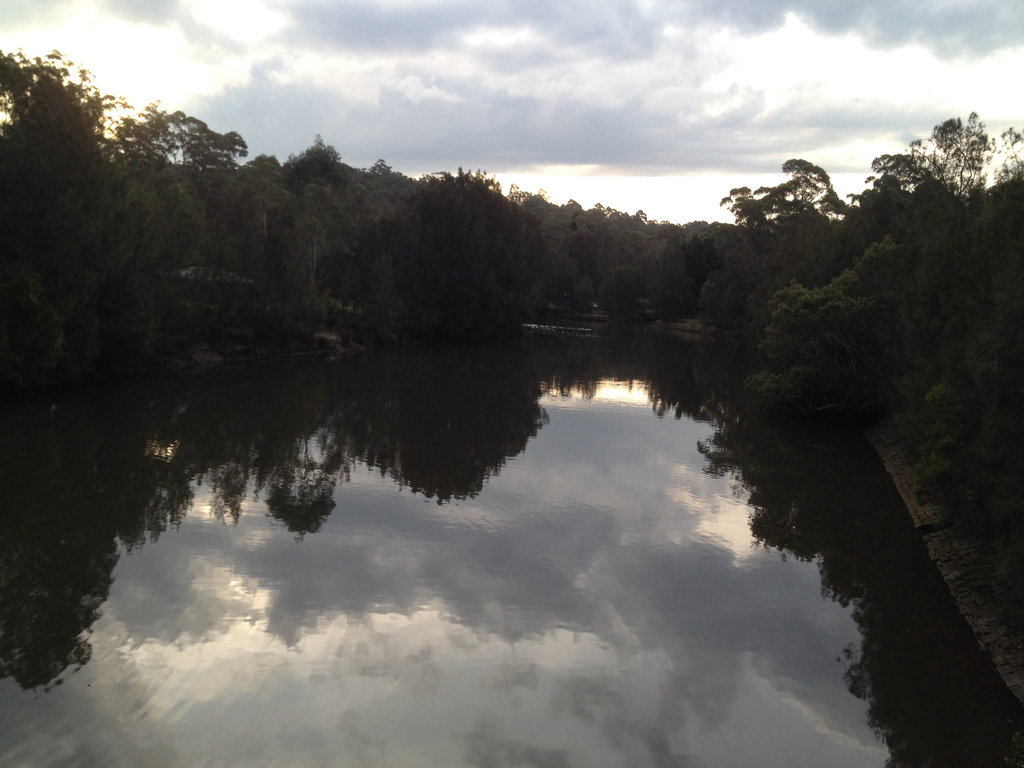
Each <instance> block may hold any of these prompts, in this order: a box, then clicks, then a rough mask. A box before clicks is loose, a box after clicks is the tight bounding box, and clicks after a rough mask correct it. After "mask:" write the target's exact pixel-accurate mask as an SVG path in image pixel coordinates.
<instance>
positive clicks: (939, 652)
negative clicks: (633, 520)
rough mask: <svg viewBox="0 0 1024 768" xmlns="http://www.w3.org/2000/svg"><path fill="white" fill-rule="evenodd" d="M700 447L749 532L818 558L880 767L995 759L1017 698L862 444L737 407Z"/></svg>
mask: <svg viewBox="0 0 1024 768" xmlns="http://www.w3.org/2000/svg"><path fill="white" fill-rule="evenodd" d="M701 450H702V452H703V453H704V454H705V456H706V457H707V459H708V467H709V470H710V471H712V472H715V473H719V474H725V473H728V474H731V475H733V476H734V477H735V478H737V479H738V480H739V484H740V487H741V489H742V493H743V494H744V495H745V496H746V497H747V499H748V503H749V505H750V506H751V508H752V513H751V518H750V527H751V531H752V533H753V534H754V537H755V538H756V540H757V541H759V542H760V543H761V544H762V545H763V546H765V547H768V548H771V549H775V550H778V551H779V552H780V553H781V554H782V555H783V556H784V557H786V556H788V557H796V558H799V559H801V560H804V561H808V562H816V563H817V564H818V569H819V571H820V573H821V583H822V594H823V595H825V596H826V597H828V598H830V599H832V600H835V601H837V602H839V603H840V604H841V605H843V606H852V608H853V616H854V618H855V620H856V621H857V624H858V625H859V627H860V632H861V636H862V642H861V645H860V647H851V648H848V649H846V651H845V653H844V656H845V658H844V663H845V667H846V672H845V675H844V677H845V680H846V682H847V686H848V688H849V690H850V692H851V693H853V694H854V695H856V696H858V697H860V698H863V699H865V700H866V701H867V702H868V716H869V719H870V724H871V727H872V728H873V729H874V730H875V731H876V733H878V734H879V735H880V736H881V737H882V738H883V739H884V741H885V743H886V745H887V746H888V748H889V750H890V752H891V758H890V760H889V762H888V764H889V765H892V766H911V765H927V766H949V768H955V767H957V766H973V765H977V766H985V765H999V764H1000V763H1001V762H1002V760H1003V757H1005V755H1006V754H1007V751H1008V745H1009V744H1010V739H1011V737H1012V734H1013V732H1014V730H1015V729H1020V728H1021V725H1022V723H1021V717H1020V716H1021V711H1020V706H1019V704H1018V702H1017V701H1016V700H1015V699H1014V697H1013V696H1012V694H1011V693H1010V691H1009V690H1008V689H1007V688H1006V687H1005V686H1003V685H1002V684H1001V681H999V680H998V679H996V678H997V675H996V672H995V669H994V668H993V667H992V665H991V663H989V662H988V661H986V660H985V659H984V657H983V656H982V655H981V654H980V653H979V651H978V648H977V645H976V643H975V640H974V638H973V636H972V634H971V632H970V630H969V628H968V626H967V624H966V622H965V621H963V620H962V619H960V617H959V616H958V615H957V613H956V608H955V606H954V604H953V601H952V598H951V596H950V595H949V594H948V592H947V591H946V590H945V588H944V586H943V585H942V584H941V577H940V575H939V572H938V570H937V569H936V568H935V566H934V565H933V564H932V563H931V562H930V560H929V559H928V556H927V553H926V550H925V547H924V545H923V543H922V542H921V541H920V537H919V534H917V532H916V531H914V529H913V526H912V523H911V521H910V517H909V515H907V514H904V513H902V512H900V513H897V514H894V513H893V510H900V509H901V507H902V502H901V500H900V498H899V496H898V494H897V492H896V490H895V488H894V487H893V485H892V483H891V481H890V480H889V479H888V476H887V475H885V474H884V473H883V472H880V471H879V468H878V464H879V461H878V458H877V456H876V455H875V453H874V451H873V450H872V449H871V447H870V446H869V445H868V443H867V441H866V440H864V439H863V437H862V436H861V435H860V434H859V433H858V432H852V431H850V430H847V429H843V428H841V427H833V428H828V427H826V426H822V425H801V424H778V423H775V424H770V425H768V424H765V423H763V422H762V421H760V420H759V419H758V418H757V417H756V416H754V415H753V414H749V413H747V414H744V417H743V418H730V419H728V420H727V421H723V422H721V424H720V426H719V428H718V429H717V430H716V432H715V434H714V437H713V438H712V439H711V440H710V441H709V442H708V443H707V444H704V445H702V446H701ZM981 681H984V682H981ZM981 691H996V692H997V693H998V694H999V695H996V696H991V695H988V694H983V693H981Z"/></svg>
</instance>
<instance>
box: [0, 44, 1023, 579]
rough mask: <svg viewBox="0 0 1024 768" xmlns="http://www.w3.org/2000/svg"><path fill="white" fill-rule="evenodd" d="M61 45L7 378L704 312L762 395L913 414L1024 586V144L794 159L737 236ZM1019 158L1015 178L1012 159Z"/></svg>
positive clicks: (82, 374) (20, 260)
mask: <svg viewBox="0 0 1024 768" xmlns="http://www.w3.org/2000/svg"><path fill="white" fill-rule="evenodd" d="M247 152H248V148H247V146H246V143H245V140H244V139H243V138H242V137H241V136H240V135H238V134H237V133H235V132H227V133H219V132H217V131H215V130H213V129H211V128H210V127H209V126H208V125H207V124H206V123H205V122H203V121H202V120H200V119H198V118H196V117H192V116H189V115H186V114H184V113H183V112H174V113H168V112H166V111H164V110H162V109H161V108H160V106H159V104H154V105H150V106H149V107H147V108H146V109H144V110H143V111H141V112H137V113H132V111H131V110H130V109H128V108H127V105H125V104H124V103H123V102H121V101H120V100H118V99H116V98H113V97H110V96H106V95H103V94H102V93H101V92H100V91H99V90H98V89H97V88H96V87H95V86H94V85H93V83H92V82H91V81H90V79H89V75H88V72H86V71H84V70H81V69H77V68H76V67H75V66H74V65H73V64H72V63H71V62H69V61H68V60H67V59H65V58H64V57H63V56H61V55H60V54H58V53H53V54H51V55H50V56H47V57H43V58H34V59H30V58H27V57H25V56H24V55H22V54H4V53H0V182H2V183H0V385H3V386H6V387H8V388H10V387H15V388H17V387H22V388H25V387H35V386H40V385H48V384H54V383H61V382H67V381H76V380H81V379H83V378H86V377H89V376H92V375H95V374H97V373H111V372H115V373H116V372H122V371H131V370H136V369H139V368H142V367H146V366H152V365H160V364H164V363H166V362H167V361H168V360H173V359H177V358H181V357H187V355H188V354H189V350H190V349H192V348H194V347H195V346H197V345H200V344H212V345H214V346H216V347H217V348H219V349H222V350H226V351H229V352H230V351H237V352H241V353H258V352H259V350H260V348H261V347H266V348H274V349H281V348H288V347H290V346H296V345H297V346H301V345H303V344H308V343H309V339H310V337H311V334H312V333H313V332H314V331H316V330H320V329H325V328H326V329H333V330H334V331H336V332H337V333H339V334H341V335H344V336H347V337H349V338H351V339H353V340H357V341H361V342H370V343H375V344H394V343H403V342H407V341H419V340H440V339H486V338H493V337H498V336H502V335H507V334H512V333H516V332H517V331H518V330H519V329H520V328H521V327H522V324H523V323H524V322H528V321H531V320H536V319H538V318H541V317H543V316H544V315H545V314H546V313H550V312H553V311H561V310H577V311H579V310H590V309H593V308H595V307H600V308H602V309H604V310H606V311H609V312H611V313H618V314H629V315H634V316H637V317H642V318H645V319H649V320H653V319H679V318H696V319H699V320H700V321H701V322H703V324H704V325H705V326H707V327H709V328H715V329H718V330H721V331H724V332H728V333H730V334H732V335H734V336H736V337H738V338H740V339H742V340H744V341H745V342H746V343H747V344H748V345H749V346H750V348H751V350H754V351H755V352H754V353H755V354H756V355H757V358H758V360H759V361H760V371H759V372H758V373H757V374H755V376H753V377H752V379H751V381H750V386H751V389H752V390H753V391H754V392H755V393H756V394H757V395H758V397H759V398H760V400H761V402H762V403H763V404H764V405H765V407H768V408H772V407H778V406H783V407H785V408H786V409H790V410H795V411H796V412H800V413H803V414H806V415H811V416H827V417H835V418H843V419H852V420H858V421H872V420H876V419H878V418H880V417H882V416H883V415H888V416H891V418H892V420H893V424H894V428H895V430H896V431H897V432H898V434H899V436H900V439H901V442H902V444H903V446H904V447H905V449H906V451H907V452H908V455H910V456H911V457H912V459H913V460H914V461H915V462H916V468H917V477H918V486H919V490H920V493H921V494H922V496H923V497H925V498H926V499H930V500H935V501H938V502H941V503H942V505H943V506H944V507H945V508H946V509H948V510H950V515H951V519H952V518H955V519H959V520H962V521H964V522H968V523H970V524H971V525H974V526H977V527H978V529H979V530H983V531H986V532H988V533H993V532H994V533H996V534H998V536H999V537H1000V540H1001V542H1002V544H1001V546H1004V547H1005V550H1006V553H1007V554H1006V555H1005V557H1004V558H1003V563H1004V572H1003V575H1002V577H1001V578H1004V579H1008V580H1011V581H1016V582H1017V583H1024V524H1022V521H1024V509H1022V502H1021V499H1024V487H1022V486H1024V477H1022V474H1021V472H1020V467H1021V466H1024V456H1022V451H1024V448H1022V445H1024V417H1022V414H1021V408H1020V405H1019V404H1020V402H1021V397H1022V395H1024V392H1022V379H1021V376H1020V371H1021V370H1024V330H1022V329H1024V216H1022V211H1024V139H1022V136H1021V134H1020V133H1019V132H1018V131H1016V130H1014V129H1010V130H1009V131H1007V132H1006V133H1004V134H1003V135H1002V137H1001V138H1000V140H999V141H996V140H995V139H992V138H990V137H989V136H988V135H987V133H986V132H985V128H984V125H983V124H982V123H981V121H980V119H979V118H978V116H977V115H975V114H972V115H970V116H969V117H968V118H967V120H966V121H963V120H961V119H960V118H953V119H950V120H947V121H945V122H943V123H941V124H940V125H938V126H936V127H935V128H934V130H933V131H932V133H931V134H930V135H929V136H927V137H924V138H922V139H920V140H918V141H915V142H912V143H911V144H910V146H908V147H907V148H906V151H904V152H902V153H897V154H891V155H883V156H881V157H878V158H876V159H875V161H874V162H873V164H872V171H873V174H874V175H873V176H872V177H870V178H869V179H868V180H867V184H868V186H867V187H866V189H865V190H864V191H863V192H862V193H860V194H858V195H853V196H851V198H850V199H848V200H843V199H841V198H840V197H839V196H838V195H837V194H836V192H835V191H834V189H833V187H832V183H831V180H830V178H829V176H828V174H827V172H826V171H825V170H823V169H822V168H820V167H818V166H816V165H814V164H813V163H810V162H808V161H806V160H802V159H793V160H789V161H787V162H786V163H785V164H784V165H783V167H782V170H783V172H784V174H785V175H786V180H785V181H784V182H782V183H780V184H778V185H776V186H772V187H762V188H760V189H756V190H751V189H750V188H745V187H744V188H739V189H734V190H732V191H731V192H730V193H729V195H728V196H727V197H726V198H725V199H724V200H723V201H722V203H723V205H724V206H726V207H728V209H729V210H730V211H731V212H732V214H733V215H734V218H735V223H734V224H721V223H712V224H707V223H705V222H693V223H690V224H686V225H677V224H669V223H664V222H656V221H650V220H648V219H647V217H646V216H645V215H644V214H643V212H642V211H638V212H636V213H635V214H627V213H623V212H620V211H616V210H614V209H611V208H605V207H603V206H600V205H598V206H596V207H594V208H593V209H590V210H584V209H583V208H582V206H580V205H579V204H577V203H575V202H574V201H570V202H569V203H566V204H565V205H556V204H553V203H552V202H551V201H549V200H548V199H547V197H546V196H545V195H544V193H543V192H538V193H528V192H525V191H523V190H520V189H517V188H515V187H513V188H512V189H511V190H510V191H509V193H508V195H503V194H502V190H501V188H500V186H499V185H498V184H497V182H496V181H495V180H494V179H493V178H490V177H488V176H487V175H486V174H484V173H481V172H479V171H477V172H475V173H474V172H464V171H463V170H461V169H459V170H458V172H457V173H448V172H444V173H437V174H432V175H428V176H425V177H423V178H420V179H412V178H409V177H407V176H404V175H403V174H401V173H398V172H396V171H394V170H392V169H391V168H390V167H388V165H387V164H386V163H385V162H384V161H383V160H381V161H378V162H377V163H376V164H375V165H373V166H372V167H371V168H365V169H359V168H353V167H351V166H349V165H348V164H346V163H344V162H343V161H342V158H341V156H340V154H339V152H338V151H337V150H336V149H335V148H334V147H332V146H330V145H329V144H327V143H326V142H324V141H323V139H322V138H320V137H319V136H318V137H316V139H315V140H314V141H313V143H312V144H311V146H310V147H308V148H307V149H306V150H304V151H302V152H300V153H299V154H297V155H293V156H290V157H288V158H287V159H286V160H285V161H284V162H281V161H280V160H278V159H277V158H276V157H273V156H267V155H260V156H258V157H255V158H252V159H247ZM996 160H998V162H996Z"/></svg>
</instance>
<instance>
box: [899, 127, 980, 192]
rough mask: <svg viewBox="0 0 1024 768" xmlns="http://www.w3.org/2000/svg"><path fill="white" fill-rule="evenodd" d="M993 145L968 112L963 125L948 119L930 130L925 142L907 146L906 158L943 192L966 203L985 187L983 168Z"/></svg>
mask: <svg viewBox="0 0 1024 768" xmlns="http://www.w3.org/2000/svg"><path fill="white" fill-rule="evenodd" d="M994 150H995V141H994V140H992V139H990V138H989V137H988V134H986V133H985V125H984V123H982V122H981V121H980V120H979V119H978V113H977V112H971V114H970V116H968V118H967V124H966V125H965V124H964V123H963V121H962V120H961V119H960V118H959V117H956V118H950V119H949V120H946V121H944V122H942V123H940V124H939V125H937V126H935V128H933V129H932V133H931V136H929V137H928V138H927V139H917V140H916V141H913V142H911V144H910V157H911V159H912V161H913V162H914V163H916V165H917V166H918V167H919V168H921V169H922V171H923V172H924V174H926V175H927V176H928V177H930V178H932V179H935V180H936V181H937V182H939V183H940V184H941V185H942V186H943V187H944V188H945V189H946V191H947V192H949V193H950V194H951V195H953V196H954V197H956V198H959V199H960V200H967V199H968V198H969V197H970V196H971V195H972V194H974V193H976V192H979V191H981V190H982V189H983V188H984V186H985V167H986V165H987V164H988V162H989V161H990V160H991V159H992V153H993V151H994Z"/></svg>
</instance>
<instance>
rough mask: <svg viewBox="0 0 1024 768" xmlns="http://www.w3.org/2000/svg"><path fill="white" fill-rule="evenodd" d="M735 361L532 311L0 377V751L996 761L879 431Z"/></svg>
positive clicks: (987, 697)
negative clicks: (19, 393) (381, 337)
mask: <svg viewBox="0 0 1024 768" xmlns="http://www.w3.org/2000/svg"><path fill="white" fill-rule="evenodd" d="M735 358H736V355H735V351H733V350H731V349H730V348H728V347H725V346H716V345H711V344H707V343H704V344H693V343H687V342H684V341H682V340H679V339H676V338H673V337H671V336H668V335H664V334H659V333H656V332H644V331H637V330H634V329H615V328H610V329H603V330H600V331H597V332H579V333H557V334H556V333H547V332H538V333H535V334H533V335H531V336H529V337H528V338H526V339H523V340H520V341H517V342H514V343H511V344H508V345H499V346H488V347H461V348H452V349H434V350H414V351H408V350H407V351H398V352H379V353H378V352H374V353H369V354H364V355H361V356H357V357H352V358H346V359H342V360H338V361H334V362H329V361H325V360H302V359H295V360H284V361H275V362H271V363H266V364H262V365H253V366H248V367H243V368H237V369H231V368H225V369H220V370H214V371H210V372H207V373H192V374H188V375H182V376H174V377H162V378H160V379H155V380H147V381H135V382H131V383H128V384H124V385H118V386H108V387H104V388H97V389H94V390H92V391H88V392H80V393H77V394H69V395H62V396H59V397H51V398H49V399H47V400H46V401H45V402H44V401H42V400H38V399H35V400H27V401H22V402H18V403H15V404H12V405H11V406H10V407H9V408H7V409H6V410H4V411H3V432H2V438H0V439H2V443H0V450H2V455H3V457H4V462H3V468H2V469H0V481H2V482H0V487H2V488H3V494H4V495H3V500H2V504H3V507H4V514H3V522H2V526H0V558H2V559H0V577H2V581H0V599H2V604H0V609H2V610H0V622H2V624H0V665H2V666H0V672H2V674H3V678H4V679H0V713H2V721H0V765H3V766H4V768H12V767H13V766H20V765H33V766H34V765H57V766H59V765H96V766H200V765H210V766H215V765H281V766H286V765H288V766H290V765H296V766H298V765H303V766H307V765H325V766H327V765H345V766H538V767H540V766H544V767H552V768H553V767H559V766H579V767H580V768H583V767H584V766H586V767H588V768H589V767H591V766H623V765H628V766H725V765H736V766H740V765H743V766H746V765H755V764H756V765H759V766H794V765H806V766H819V765H829V766H851V767H855V766H882V765H884V764H886V763H887V761H888V762H889V763H890V764H900V765H936V766H970V765H979V766H980V765H996V764H999V762H1000V761H1001V758H1002V756H1003V755H1005V754H1006V752H1007V748H1008V743H1009V742H1008V740H1009V736H1010V734H1011V733H1012V731H1013V730H1014V729H1015V728H1024V725H1022V723H1021V712H1020V707H1019V705H1018V704H1017V703H1016V701H1015V700H1013V699H1012V697H1011V696H1010V695H1009V693H1008V692H1007V691H1006V690H1005V687H1004V686H1002V684H1001V682H1000V681H999V680H998V678H997V677H996V676H995V674H994V672H993V671H992V669H991V665H989V664H988V663H987V662H986V661H985V659H984V658H983V657H982V656H981V655H980V653H978V651H977V649H976V647H975V645H974V643H973V640H972V638H971V636H970V633H969V631H968V630H967V628H966V625H965V624H964V623H963V621H962V620H961V619H960V618H959V616H958V615H957V614H956V611H955V610H954V609H953V606H952V602H951V600H950V599H949V596H948V594H947V593H946V592H945V590H944V589H943V586H942V583H941V580H940V579H939V578H938V575H937V573H936V572H935V569H934V567H933V566H932V565H931V563H929V562H928V560H927V557H926V555H925V552H924V548H923V546H922V545H921V542H920V539H919V538H918V537H917V536H916V535H915V534H914V532H913V531H912V530H911V527H910V523H909V519H908V517H907V515H906V513H905V511H903V510H902V509H901V508H900V502H899V498H898V496H897V495H896V493H895V491H894V490H893V488H892V486H891V483H889V481H888V479H887V477H886V476H885V474H884V472H883V471H882V469H881V467H880V466H879V464H878V461H877V459H876V458H875V456H874V455H873V453H872V452H871V450H870V449H869V447H868V446H867V445H866V443H865V442H864V441H863V440H862V439H861V438H860V437H859V436H858V435H856V434H852V433H842V432H839V433H837V432H834V431H826V430H822V429H801V428H797V427H789V428H785V429H783V428H779V427H768V426H765V425H763V424H760V423H758V422H757V421H756V420H754V419H752V418H750V417H749V415H748V414H747V413H746V412H745V411H744V410H743V408H742V406H741V404H740V402H739V397H738V393H739V389H740V387H739V384H740V381H741V371H739V370H738V366H737V364H736V359H735ZM54 400H55V402H54Z"/></svg>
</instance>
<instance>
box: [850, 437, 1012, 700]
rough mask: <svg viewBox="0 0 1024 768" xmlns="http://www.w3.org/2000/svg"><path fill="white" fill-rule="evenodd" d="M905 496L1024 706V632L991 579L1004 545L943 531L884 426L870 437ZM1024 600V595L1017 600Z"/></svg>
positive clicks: (964, 609)
mask: <svg viewBox="0 0 1024 768" xmlns="http://www.w3.org/2000/svg"><path fill="white" fill-rule="evenodd" d="M865 436H866V437H867V439H868V441H869V442H870V443H871V445H872V446H874V448H875V451H876V452H877V453H878V455H879V457H880V458H881V459H882V464H883V465H884V466H885V469H886V471H887V472H888V473H889V476H890V477H891V478H892V481H893V484H894V485H895V486H896V490H897V491H899V494H900V496H901V497H902V499H903V503H904V504H905V506H906V508H907V511H908V512H909V513H910V516H911V519H913V521H914V527H915V528H916V529H917V530H918V531H920V532H921V538H922V539H923V540H924V543H925V546H926V547H927V549H928V554H929V556H930V557H931V559H932V562H934V563H935V566H936V568H938V570H939V573H940V574H942V578H943V579H944V580H945V582H946V585H947V586H948V587H949V591H950V594H952V596H953V600H954V601H955V603H956V606H957V608H958V609H959V611H960V613H961V615H962V616H963V617H964V619H966V620H967V623H968V625H969V626H970V627H971V630H972V631H973V632H974V637H975V638H976V639H977V641H978V644H979V645H980V646H981V648H982V649H983V650H984V651H985V653H986V654H987V655H988V657H989V658H990V659H991V660H992V663H993V664H994V665H995V667H996V669H997V670H998V672H999V674H1000V676H1001V677H1002V678H1003V680H1004V681H1005V683H1006V685H1007V687H1008V688H1009V689H1010V690H1011V691H1012V692H1013V694H1014V695H1015V696H1016V697H1017V698H1018V699H1019V700H1020V701H1021V703H1022V704H1024V630H1021V629H1020V628H1012V627H1009V626H1007V624H1006V622H1005V621H1004V620H1003V618H1002V616H1001V614H1000V610H999V606H1000V604H1001V603H1002V602H1003V601H1005V600H1007V599H1008V596H1006V595H1001V594H996V592H995V591H994V590H993V589H992V587H991V583H992V580H991V578H989V576H990V575H991V573H992V572H993V569H994V568H995V563H996V561H997V559H998V552H999V546H1000V545H999V542H998V541H995V540H989V541H985V540H981V539H979V538H978V537H977V536H975V535H972V534H971V533H970V532H968V531H966V530H964V528H963V526H958V525H951V526H943V525H942V524H941V519H940V516H939V513H938V510H936V509H935V508H934V507H933V506H931V505H928V504H921V503H920V502H918V500H917V496H916V494H915V492H914V472H913V469H912V468H911V467H910V466H909V465H908V464H907V463H906V461H905V460H904V459H903V456H902V455H901V454H900V451H899V449H898V448H897V446H896V444H895V443H894V441H893V440H892V438H891V436H890V434H889V433H888V431H887V430H886V428H885V426H884V425H880V426H876V427H873V428H872V429H870V430H868V431H867V432H866V433H865ZM1013 597H1014V599H1024V595H1016V596H1013Z"/></svg>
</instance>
